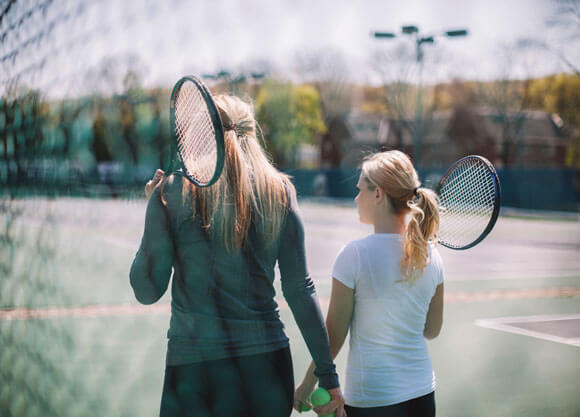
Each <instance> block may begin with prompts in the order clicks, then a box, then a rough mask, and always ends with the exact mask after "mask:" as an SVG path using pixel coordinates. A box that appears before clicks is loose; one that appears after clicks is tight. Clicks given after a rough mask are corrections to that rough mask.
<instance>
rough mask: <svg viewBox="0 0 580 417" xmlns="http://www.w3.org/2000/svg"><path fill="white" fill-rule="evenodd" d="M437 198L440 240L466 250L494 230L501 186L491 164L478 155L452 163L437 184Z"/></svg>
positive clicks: (448, 245) (449, 246)
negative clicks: (438, 202) (438, 203)
mask: <svg viewBox="0 0 580 417" xmlns="http://www.w3.org/2000/svg"><path fill="white" fill-rule="evenodd" d="M437 194H438V195H439V201H440V210H439V216H440V224H439V236H438V238H439V243H441V244H442V245H443V246H445V247H448V248H450V249H457V250H461V249H469V248H472V247H473V246H475V245H477V244H478V243H479V242H481V241H482V240H483V239H484V238H485V237H486V236H487V235H488V234H489V232H491V230H492V229H493V226H494V225H495V222H496V220H497V217H498V215H499V206H500V199H501V188H500V183H499V178H498V176H497V173H496V172H495V168H494V167H493V165H492V164H491V163H490V162H489V161H488V160H487V159H485V158H483V157H481V156H477V155H470V156H466V157H465V158H461V159H460V160H459V161H457V162H455V163H454V164H453V165H452V166H451V167H450V168H449V169H448V170H447V172H446V173H445V175H444V176H443V178H441V181H439V185H438V187H437Z"/></svg>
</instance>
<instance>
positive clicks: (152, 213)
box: [129, 188, 174, 304]
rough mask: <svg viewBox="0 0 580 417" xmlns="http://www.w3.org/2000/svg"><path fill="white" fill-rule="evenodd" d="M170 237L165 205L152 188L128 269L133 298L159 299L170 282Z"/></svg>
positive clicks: (143, 302)
mask: <svg viewBox="0 0 580 417" xmlns="http://www.w3.org/2000/svg"><path fill="white" fill-rule="evenodd" d="M173 244H174V242H173V239H172V233H171V228H170V219H169V213H168V211H167V206H166V205H164V204H163V203H162V202H161V195H160V192H159V188H155V190H154V191H153V192H152V194H151V197H150V198H149V203H148V204H147V212H146V214H145V231H144V232H143V238H142V239H141V246H140V247H139V250H138V252H137V254H136V255H135V259H134V260H133V264H132V265H131V272H130V273H129V280H130V282H131V286H132V287H133V291H134V293H135V298H137V300H138V301H139V302H140V303H142V304H153V303H154V302H156V301H157V300H159V299H160V298H161V297H162V296H163V294H164V293H165V291H166V290H167V286H168V285H169V279H170V277H171V268H172V266H173V256H174V248H173Z"/></svg>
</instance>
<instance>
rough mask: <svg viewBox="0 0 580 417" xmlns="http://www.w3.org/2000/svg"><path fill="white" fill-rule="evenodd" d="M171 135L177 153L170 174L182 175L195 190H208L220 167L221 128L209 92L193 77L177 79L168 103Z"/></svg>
mask: <svg viewBox="0 0 580 417" xmlns="http://www.w3.org/2000/svg"><path fill="white" fill-rule="evenodd" d="M170 117H171V133H172V137H173V139H174V146H175V151H176V153H177V158H178V159H177V165H180V167H179V168H180V169H179V170H175V168H176V167H175V165H176V164H175V163H174V167H172V168H173V169H172V170H171V171H173V172H170V174H171V173H178V174H180V175H183V176H184V177H185V178H187V179H188V180H189V181H191V182H192V183H194V184H195V185H196V186H198V187H209V186H210V185H212V184H214V183H215V182H216V181H217V180H218V179H219V177H220V175H221V173H222V170H223V167H224V155H225V146H224V127H223V124H222V120H221V118H220V114H219V111H218V108H217V106H216V104H215V102H214V101H213V98H212V96H211V93H210V91H209V89H208V88H207V87H206V86H205V84H204V83H203V82H202V81H201V80H200V79H199V78H197V77H195V76H185V77H183V78H181V79H180V80H179V81H178V82H177V83H176V84H175V87H173V92H172V93H171V103H170Z"/></svg>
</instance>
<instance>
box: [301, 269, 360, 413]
mask: <svg viewBox="0 0 580 417" xmlns="http://www.w3.org/2000/svg"><path fill="white" fill-rule="evenodd" d="M353 310H354V290H353V289H352V288H349V287H347V286H346V285H344V284H343V283H342V282H340V281H339V280H337V279H336V278H333V279H332V292H331V295H330V305H329V306H328V314H327V316H326V328H327V330H328V338H329V342H330V351H331V354H332V358H333V359H334V358H336V356H337V355H338V353H339V352H340V349H341V348H342V346H343V344H344V341H345V339H346V335H347V334H348V329H349V328H350V322H351V320H352V313H353ZM317 380H318V378H316V376H315V375H314V362H312V363H311V364H310V367H309V368H308V370H307V371H306V374H305V375H304V379H303V380H302V383H301V384H299V385H298V387H297V388H296V392H295V393H294V402H295V404H294V408H295V409H296V410H300V403H301V402H302V403H306V404H309V403H308V397H309V396H310V394H311V393H312V391H313V390H314V387H315V386H316V382H317Z"/></svg>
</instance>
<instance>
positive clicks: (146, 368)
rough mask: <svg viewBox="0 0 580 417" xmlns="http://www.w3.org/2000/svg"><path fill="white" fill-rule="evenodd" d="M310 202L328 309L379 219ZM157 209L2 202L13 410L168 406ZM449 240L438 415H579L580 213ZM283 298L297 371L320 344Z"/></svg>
mask: <svg viewBox="0 0 580 417" xmlns="http://www.w3.org/2000/svg"><path fill="white" fill-rule="evenodd" d="M301 208H302V214H303V218H304V222H305V228H306V237H307V251H308V256H309V267H310V271H311V274H312V276H313V278H314V280H315V282H316V286H317V291H318V294H319V297H320V301H321V304H322V306H323V309H325V308H326V306H327V303H328V297H329V294H330V277H329V273H330V268H331V265H332V262H333V260H334V256H335V255H336V253H337V251H338V250H339V249H340V248H341V247H342V246H343V245H344V244H346V243H347V242H348V241H350V240H352V239H356V238H359V237H363V236H365V235H367V234H368V233H370V232H371V231H370V229H369V228H368V227H366V226H363V225H360V224H359V223H358V220H357V215H356V210H355V209H354V206H353V205H352V204H351V203H350V202H345V201H329V200H324V201H321V200H316V201H315V200H305V201H302V202H301ZM144 213H145V202H144V200H131V201H128V200H89V199H86V200H84V199H55V200H47V199H30V200H25V201H13V202H3V207H2V211H1V214H0V216H1V218H0V234H1V239H0V245H1V248H0V249H1V250H0V256H1V257H0V267H1V274H2V278H1V279H0V346H2V348H1V349H0V411H1V412H0V414H1V415H7V416H12V415H14V416H35V415H38V416H53V415H54V416H75V417H76V416H155V415H157V413H158V406H159V399H160V395H161V384H162V378H163V366H164V355H165V335H166V330H167V326H168V320H169V304H168V303H169V301H170V300H169V297H168V295H167V294H166V295H165V296H164V297H163V298H162V300H161V301H160V302H159V303H158V304H156V305H153V306H141V305H138V304H137V303H136V301H135V300H134V299H133V294H132V291H131V288H130V286H129V283H128V270H129V267H130V264H131V261H132V259H133V256H134V254H135V251H136V250H137V246H138V244H139V239H140V237H141V232H142V228H143V220H144ZM440 253H441V254H442V257H443V259H444V261H445V265H446V307H445V321H444V328H443V331H442V333H441V335H440V337H439V338H437V339H435V340H434V341H432V342H429V348H430V352H431V355H432V359H433V363H434V367H435V370H436V374H437V380H438V388H437V392H436V401H437V408H438V415H440V416H458V417H459V416H461V417H463V416H502V417H503V416H524V415H525V416H569V417H578V416H580V396H578V394H577V390H578V375H579V374H580V343H579V341H580V256H579V254H580V222H578V221H554V220H549V219H544V220H542V219H533V220H528V219H521V218H513V217H503V216H502V217H500V219H499V220H498V223H497V226H496V229H495V230H494V231H493V232H492V234H491V235H490V236H489V237H488V238H487V239H486V240H485V241H484V242H483V243H481V244H480V245H479V246H477V247H475V248H473V249H470V250H467V251H464V252H454V251H451V250H449V249H446V248H440ZM279 302H280V309H281V315H282V319H283V320H284V322H285V324H286V330H287V333H288V335H289V337H290V339H291V348H292V352H293V357H294V367H295V374H296V379H299V378H301V377H302V374H303V372H304V370H305V369H306V366H307V364H308V363H309V357H308V353H307V350H306V347H305V344H304V342H303V341H302V339H301V338H300V335H299V331H298V329H297V327H296V325H295V323H294V321H293V319H292V316H291V313H290V311H289V310H288V308H287V306H286V304H285V303H284V301H283V299H281V298H280V297H279ZM345 360H346V354H345V352H344V351H343V352H342V353H341V354H340V355H339V357H338V360H337V363H338V368H339V372H340V373H341V375H342V374H344V372H343V371H344V367H345ZM295 415H298V413H295ZM303 415H312V416H314V413H312V412H310V413H307V414H303Z"/></svg>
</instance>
